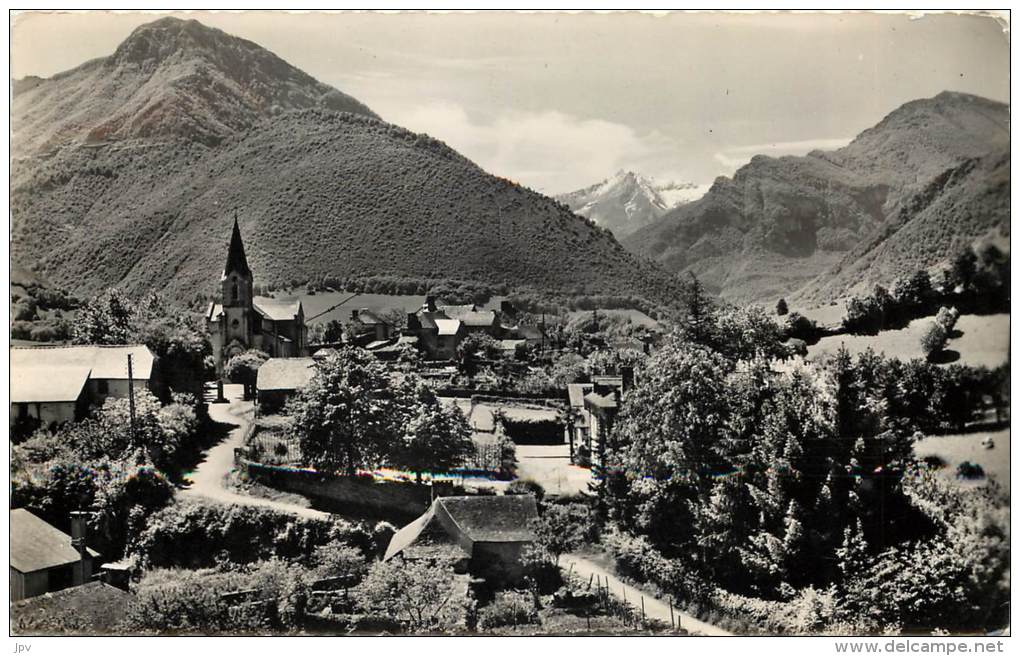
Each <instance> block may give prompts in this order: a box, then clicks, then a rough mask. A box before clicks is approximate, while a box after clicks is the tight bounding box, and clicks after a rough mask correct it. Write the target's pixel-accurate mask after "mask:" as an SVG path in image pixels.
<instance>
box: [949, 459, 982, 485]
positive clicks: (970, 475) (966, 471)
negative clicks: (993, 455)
mask: <svg viewBox="0 0 1020 656" xmlns="http://www.w3.org/2000/svg"><path fill="white" fill-rule="evenodd" d="M956 477H957V478H962V479H965V480H968V481H975V480H979V479H982V478H984V477H985V470H984V467H982V466H981V465H979V464H977V463H974V462H971V461H969V460H965V461H963V462H961V463H960V464H959V465H957V467H956Z"/></svg>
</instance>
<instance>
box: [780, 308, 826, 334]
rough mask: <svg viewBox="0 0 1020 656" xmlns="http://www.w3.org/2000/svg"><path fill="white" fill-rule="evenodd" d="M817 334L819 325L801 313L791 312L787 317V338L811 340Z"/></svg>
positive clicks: (785, 329) (785, 327) (785, 330)
mask: <svg viewBox="0 0 1020 656" xmlns="http://www.w3.org/2000/svg"><path fill="white" fill-rule="evenodd" d="M817 332H818V325H817V324H815V322H814V321H812V320H811V319H808V318H807V317H805V316H804V315H802V314H800V313H799V312H791V313H790V314H788V315H787V316H786V323H785V326H784V333H785V334H786V336H787V337H795V338H797V339H803V340H809V339H812V338H813V337H814V336H815V334H816V333H817Z"/></svg>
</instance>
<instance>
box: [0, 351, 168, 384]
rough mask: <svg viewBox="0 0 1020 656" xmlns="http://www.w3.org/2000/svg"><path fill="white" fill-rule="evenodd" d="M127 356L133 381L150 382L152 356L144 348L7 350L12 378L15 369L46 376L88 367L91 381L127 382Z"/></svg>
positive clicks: (153, 361)
mask: <svg viewBox="0 0 1020 656" xmlns="http://www.w3.org/2000/svg"><path fill="white" fill-rule="evenodd" d="M128 354H130V355H131V356H132V362H131V368H132V370H133V374H134V377H135V378H136V379H139V380H148V379H149V378H151V377H152V365H153V364H154V363H155V361H156V356H154V355H153V354H152V351H150V350H149V348H148V347H147V346H145V345H144V344H135V345H125V346H97V345H83V346H30V347H15V348H12V349H11V375H12V378H13V377H14V376H15V375H16V372H17V371H18V370H19V369H21V370H28V369H37V370H39V371H41V372H47V371H52V370H54V369H57V368H61V367H88V368H89V369H91V370H92V378H109V379H122V380H127V356H128ZM39 375H45V373H42V374H39ZM12 382H13V381H12Z"/></svg>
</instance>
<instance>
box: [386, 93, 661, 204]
mask: <svg viewBox="0 0 1020 656" xmlns="http://www.w3.org/2000/svg"><path fill="white" fill-rule="evenodd" d="M380 113H382V114H383V116H385V117H386V119H387V120H389V121H392V122H393V123H396V124H397V125H401V126H404V127H406V128H408V129H410V130H414V131H417V132H427V133H428V134H430V135H431V136H433V137H435V138H437V139H441V140H443V141H445V142H446V143H447V144H449V145H450V146H452V147H453V148H455V149H456V150H458V151H459V152H460V153H461V154H463V155H465V156H466V157H468V158H469V159H471V160H473V161H474V162H475V163H477V164H478V165H479V166H481V167H482V168H483V169H485V170H486V171H488V172H489V173H492V174H494V175H499V176H502V177H506V178H510V179H513V180H516V181H518V182H520V183H522V184H525V185H527V186H529V187H531V188H533V189H536V190H538V191H541V192H543V193H547V194H557V193H562V192H566V191H573V190H575V189H578V188H581V187H585V186H588V185H591V184H593V183H595V182H598V181H599V180H602V179H604V178H606V177H607V176H609V175H612V174H613V173H615V172H616V171H618V170H620V169H623V168H626V169H634V170H636V171H640V172H642V173H646V174H651V175H656V174H658V173H659V172H661V171H663V170H666V169H668V167H669V165H670V164H672V165H675V164H676V162H675V161H673V160H675V158H676V152H677V145H676V144H675V143H674V142H673V141H672V140H671V139H669V138H668V137H666V136H664V135H662V134H661V133H655V132H653V133H650V134H645V135H639V134H638V133H637V132H636V131H635V130H634V129H632V128H631V127H629V126H627V125H623V124H621V123H614V122H612V121H607V120H603V119H586V118H580V117H577V116H572V115H570V114H565V113H563V112H559V111H553V110H546V111H538V112H530V111H520V110H507V111H503V112H499V113H497V114H495V115H489V116H482V117H477V116H472V115H471V114H469V113H468V111H467V110H465V109H464V107H462V106H460V105H458V104H455V103H451V102H445V101H433V102H428V103H425V104H418V105H413V106H406V105H404V106H393V107H388V108H383V109H380Z"/></svg>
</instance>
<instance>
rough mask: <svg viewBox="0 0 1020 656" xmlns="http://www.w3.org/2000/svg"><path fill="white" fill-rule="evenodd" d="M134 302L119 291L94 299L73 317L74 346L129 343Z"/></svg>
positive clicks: (107, 291)
mask: <svg viewBox="0 0 1020 656" xmlns="http://www.w3.org/2000/svg"><path fill="white" fill-rule="evenodd" d="M134 313H135V306H134V303H133V302H132V301H131V299H129V298H128V297H127V296H125V295H124V293H123V292H121V291H120V290H119V289H116V288H110V289H107V290H106V291H104V292H102V293H101V294H98V295H96V296H94V297H93V298H92V299H91V300H89V302H88V303H86V304H85V305H84V306H83V307H81V308H80V309H79V310H78V312H77V313H76V314H75V317H74V327H73V329H72V337H71V341H72V342H73V343H75V344H129V343H131V341H132V340H131V336H132V334H133V332H134V331H133V326H132V319H133V317H134Z"/></svg>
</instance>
